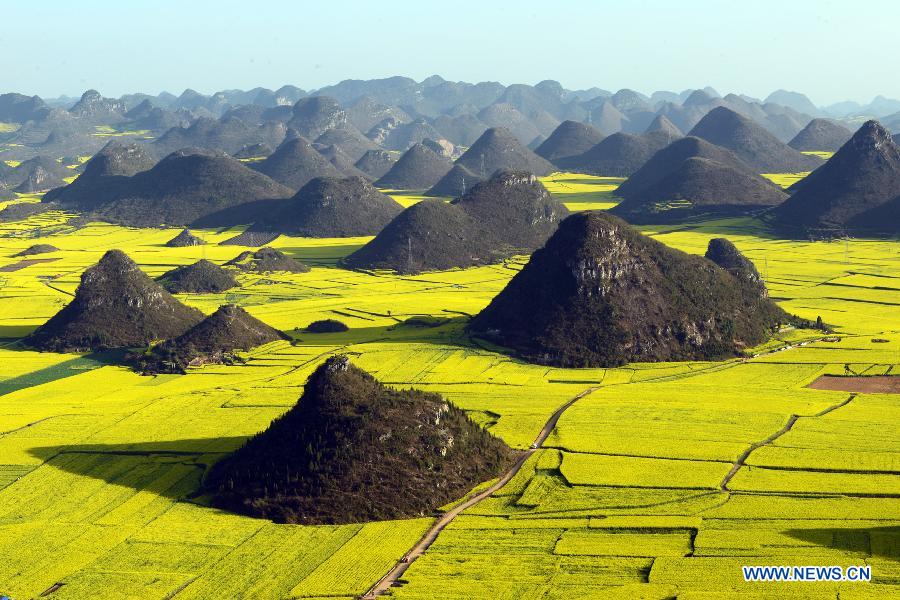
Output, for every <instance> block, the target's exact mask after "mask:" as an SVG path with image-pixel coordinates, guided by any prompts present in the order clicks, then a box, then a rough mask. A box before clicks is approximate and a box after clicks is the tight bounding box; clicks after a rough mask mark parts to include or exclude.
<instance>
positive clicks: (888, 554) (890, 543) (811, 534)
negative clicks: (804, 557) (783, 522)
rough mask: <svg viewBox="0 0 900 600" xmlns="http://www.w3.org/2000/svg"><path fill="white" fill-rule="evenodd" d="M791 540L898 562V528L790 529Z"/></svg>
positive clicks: (899, 544)
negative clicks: (794, 539)
mask: <svg viewBox="0 0 900 600" xmlns="http://www.w3.org/2000/svg"><path fill="white" fill-rule="evenodd" d="M786 533H787V534H788V535H790V536H791V537H793V538H796V539H798V540H802V541H804V542H809V543H812V544H816V545H819V546H823V547H825V548H832V549H834V550H841V551H844V552H859V553H863V554H865V555H869V556H878V557H881V558H887V559H890V560H893V561H896V562H900V526H893V527H871V528H865V529H845V528H834V529H790V530H788V531H787V532H786Z"/></svg>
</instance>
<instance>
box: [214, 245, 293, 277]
mask: <svg viewBox="0 0 900 600" xmlns="http://www.w3.org/2000/svg"><path fill="white" fill-rule="evenodd" d="M225 264H226V265H229V266H233V267H237V268H238V269H240V270H241V271H248V272H254V273H266V272H269V271H284V272H288V273H306V272H308V271H309V267H307V266H306V265H304V264H303V263H302V262H300V261H297V260H294V259H293V258H291V257H290V256H287V255H286V254H285V253H283V252H280V251H278V250H275V249H274V248H268V247H266V248H260V249H259V250H257V251H256V252H250V251H249V250H248V251H247V252H241V253H240V254H238V255H237V256H236V257H234V258H233V259H231V260H229V261H228V262H227V263H225Z"/></svg>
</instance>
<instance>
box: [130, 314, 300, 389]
mask: <svg viewBox="0 0 900 600" xmlns="http://www.w3.org/2000/svg"><path fill="white" fill-rule="evenodd" d="M281 339H287V336H286V335H285V334H284V333H282V332H280V331H278V330H277V329H273V328H272V327H269V326H268V325H266V324H265V323H263V322H262V321H260V320H259V319H257V318H255V317H253V316H251V315H250V314H249V313H248V312H247V311H246V310H244V309H243V308H241V307H239V306H235V305H233V304H227V305H225V306H220V307H219V309H218V310H216V312H214V313H213V314H211V315H210V316H208V317H206V318H205V319H203V320H202V321H200V322H199V323H197V324H196V325H195V326H193V327H191V328H190V329H188V330H187V331H186V332H184V333H183V334H181V335H180V336H178V337H177V338H174V339H171V340H168V341H166V342H163V343H162V344H159V345H157V346H154V348H153V350H151V351H150V352H149V353H147V354H144V355H140V356H137V357H133V358H134V360H135V362H136V364H137V366H138V368H139V369H140V370H142V371H143V372H146V373H184V372H185V370H186V369H187V368H188V367H196V366H200V365H203V364H210V363H223V362H224V363H228V362H231V361H232V360H234V352H235V351H236V350H250V349H252V348H255V347H256V346H261V345H263V344H268V343H269V342H274V341H277V340H281Z"/></svg>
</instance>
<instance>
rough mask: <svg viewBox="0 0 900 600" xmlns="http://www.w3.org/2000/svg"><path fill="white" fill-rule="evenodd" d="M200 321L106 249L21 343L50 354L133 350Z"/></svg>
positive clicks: (116, 253)
mask: <svg viewBox="0 0 900 600" xmlns="http://www.w3.org/2000/svg"><path fill="white" fill-rule="evenodd" d="M202 318H203V314H202V313H201V312H200V311H198V310H196V309H194V308H189V307H187V306H185V305H183V304H182V303H180V302H179V301H178V300H176V299H175V298H173V297H172V295H171V294H169V292H167V291H166V290H165V289H163V287H162V286H160V285H159V284H158V283H156V282H155V281H153V280H152V279H150V278H149V277H148V276H147V275H146V274H144V273H143V272H142V271H141V270H140V268H138V266H137V265H136V264H135V263H134V262H133V261H132V260H131V259H130V258H128V256H127V255H126V254H125V253H124V252H122V251H121V250H110V251H109V252H107V253H106V254H104V255H103V258H101V259H100V262H98V263H97V264H96V265H94V266H93V267H91V268H89V269H88V270H86V271H85V272H84V273H83V274H82V276H81V285H79V286H78V289H77V290H76V292H75V298H74V299H73V300H72V301H71V302H70V303H69V304H68V305H66V306H65V308H63V309H62V310H60V311H59V312H58V313H56V315H54V316H53V317H52V318H51V319H50V320H49V321H47V322H46V323H45V324H44V325H42V326H40V327H39V328H38V329H37V330H35V331H34V332H33V333H32V334H31V335H30V336H28V337H27V338H26V339H25V343H26V344H28V345H30V346H34V347H36V348H38V349H40V350H50V351H53V352H88V351H92V350H103V349H107V348H130V347H138V346H145V345H147V344H149V343H151V342H153V341H156V340H162V339H168V338H172V337H176V336H179V335H181V334H182V333H184V332H185V331H186V330H187V329H188V328H190V327H192V326H193V325H195V324H197V323H198V322H199V321H200V320H201V319H202Z"/></svg>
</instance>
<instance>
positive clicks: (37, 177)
mask: <svg viewBox="0 0 900 600" xmlns="http://www.w3.org/2000/svg"><path fill="white" fill-rule="evenodd" d="M65 184H66V182H65V181H63V180H62V179H61V178H59V177H57V176H55V175H54V174H53V173H51V172H49V171H47V170H46V169H45V168H43V167H40V166H38V167H35V168H34V169H32V170H31V172H30V173H28V176H27V177H25V181H23V182H22V183H20V184H19V185H18V186H17V187H16V190H15V191H16V192H18V193H20V194H33V193H35V192H41V191H45V190H49V189H51V188H55V187H59V186H61V185H65Z"/></svg>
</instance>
